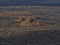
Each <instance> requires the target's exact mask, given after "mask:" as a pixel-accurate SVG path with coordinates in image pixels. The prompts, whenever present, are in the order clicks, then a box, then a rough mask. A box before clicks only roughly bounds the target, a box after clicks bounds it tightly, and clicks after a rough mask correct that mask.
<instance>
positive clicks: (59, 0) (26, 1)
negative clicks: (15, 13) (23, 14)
mask: <svg viewBox="0 0 60 45" xmlns="http://www.w3.org/2000/svg"><path fill="white" fill-rule="evenodd" d="M11 5H12V6H21V5H48V6H49V5H51V6H60V0H0V6H11Z"/></svg>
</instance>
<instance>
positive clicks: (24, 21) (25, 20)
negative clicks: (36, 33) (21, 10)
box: [18, 16, 44, 26]
mask: <svg viewBox="0 0 60 45" xmlns="http://www.w3.org/2000/svg"><path fill="white" fill-rule="evenodd" d="M18 22H19V24H20V26H41V25H43V24H44V23H43V22H37V21H34V20H33V19H32V17H31V16H18Z"/></svg>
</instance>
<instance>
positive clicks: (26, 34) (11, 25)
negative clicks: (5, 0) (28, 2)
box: [0, 6, 60, 45]
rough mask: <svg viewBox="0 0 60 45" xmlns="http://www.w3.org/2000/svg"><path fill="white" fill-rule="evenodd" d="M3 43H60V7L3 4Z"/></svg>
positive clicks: (0, 16)
mask: <svg viewBox="0 0 60 45" xmlns="http://www.w3.org/2000/svg"><path fill="white" fill-rule="evenodd" d="M0 44H1V45H60V7H47V6H46V7H45V6H1V7H0Z"/></svg>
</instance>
